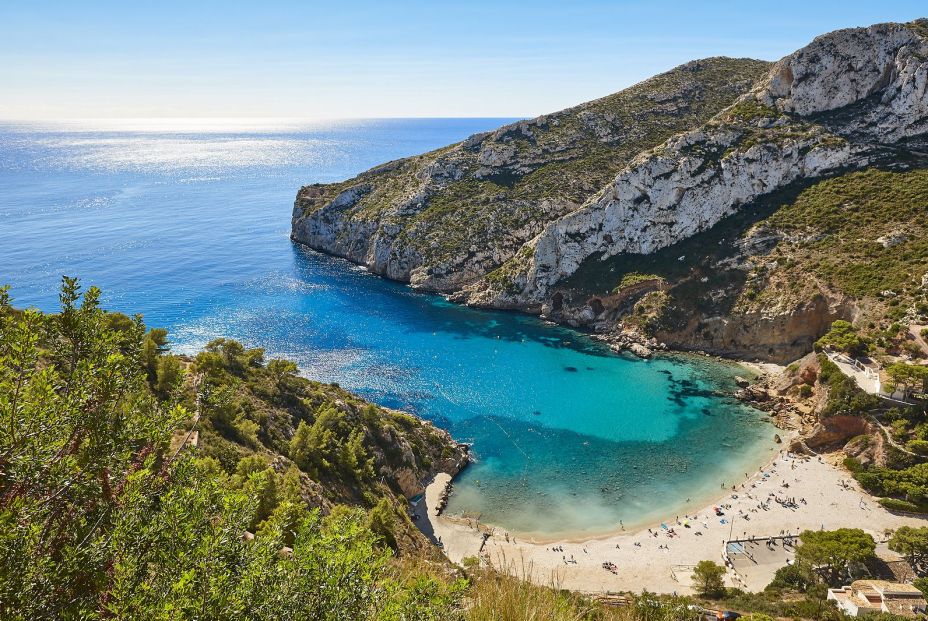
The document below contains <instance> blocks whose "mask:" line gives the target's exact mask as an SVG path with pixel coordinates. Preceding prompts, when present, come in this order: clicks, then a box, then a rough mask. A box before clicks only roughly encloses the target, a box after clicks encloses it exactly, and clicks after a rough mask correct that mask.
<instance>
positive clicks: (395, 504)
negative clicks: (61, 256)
mask: <svg viewBox="0 0 928 621" xmlns="http://www.w3.org/2000/svg"><path fill="white" fill-rule="evenodd" d="M98 298H99V292H98V291H97V290H96V289H93V288H91V289H89V290H88V291H87V292H86V293H85V294H83V295H81V293H80V291H79V289H78V286H77V283H76V281H74V280H71V279H66V282H65V286H64V287H63V290H62V302H63V304H62V311H61V313H60V314H58V315H44V314H42V313H39V312H37V311H34V310H29V311H18V310H15V309H13V308H12V307H11V306H10V303H9V297H8V294H7V291H6V289H5V288H0V416H2V420H3V424H2V425H0V427H2V429H0V524H2V526H3V528H2V529H0V530H2V534H0V617H2V618H4V619H60V618H124V619H188V618H199V619H227V618H243V619H284V618H318V619H348V618H351V619H362V618H373V617H375V616H376V617H377V618H408V617H403V616H402V614H407V613H408V614H412V613H413V611H418V612H421V613H422V614H424V615H429V614H435V613H434V611H433V612H431V613H430V612H428V611H430V610H433V609H432V608H431V607H432V606H433V605H434V606H437V610H445V609H446V608H447V606H448V604H449V602H452V601H454V599H455V598H456V597H457V596H456V595H454V594H455V593H456V592H457V590H458V586H456V584H455V581H454V576H453V575H449V574H448V569H447V565H446V564H445V563H444V561H442V560H441V556H440V553H439V552H438V550H437V549H436V548H434V547H433V546H431V545H430V544H429V543H428V542H427V541H426V540H425V538H424V537H423V536H422V535H421V533H419V531H418V530H416V529H415V528H414V527H413V525H412V523H411V521H410V520H409V518H408V517H407V513H406V511H407V504H406V502H405V501H404V499H403V498H402V496H401V495H402V494H407V495H412V494H415V493H417V492H418V491H419V490H421V489H422V488H421V483H422V480H423V479H424V478H427V477H430V476H431V475H432V474H433V473H435V472H437V471H438V470H442V469H443V470H445V471H449V472H454V471H456V469H457V468H459V467H460V466H461V464H462V463H463V461H464V459H465V457H466V451H465V449H464V447H462V446H460V445H458V444H457V443H455V442H453V441H452V440H451V438H450V437H449V436H448V434H447V433H445V432H442V431H439V430H437V429H435V428H434V427H432V426H431V425H430V424H428V423H424V422H423V421H420V420H418V419H415V418H413V417H411V416H409V415H407V414H404V413H401V412H395V411H390V410H385V409H383V408H380V407H377V406H374V405H372V404H370V403H366V402H364V401H363V400H361V399H359V398H357V397H354V396H352V395H350V394H349V393H346V392H345V391H343V390H341V389H339V388H338V387H337V386H333V385H323V384H319V383H316V382H310V381H308V380H305V379H303V378H300V377H298V376H297V375H296V367H295V365H293V364H292V363H288V362H286V361H281V360H271V361H269V362H265V360H264V359H263V352H262V351H261V350H257V349H245V348H243V347H242V346H241V345H240V344H238V343H236V342H234V341H229V340H219V341H215V342H213V343H212V344H210V345H209V346H208V347H207V349H206V351H204V352H202V353H201V354H199V355H197V356H196V357H195V358H193V359H189V358H182V357H177V356H173V355H171V354H169V353H168V352H167V351H165V344H166V341H165V337H166V333H165V332H164V331H163V330H158V329H152V330H146V328H145V326H144V325H143V324H142V322H141V320H140V319H139V318H135V319H130V318H129V317H126V316H125V315H121V314H118V313H107V312H105V311H103V310H102V309H100V308H99V306H98ZM390 548H393V549H394V550H395V551H396V552H397V553H399V555H400V557H401V558H403V559H405V560H404V561H403V563H404V565H398V566H397V568H402V567H406V566H410V564H411V566H412V567H415V566H416V563H422V562H427V561H428V560H429V559H431V560H432V561H435V563H434V564H433V565H432V569H430V570H429V572H431V573H423V574H421V575H419V577H418V578H416V581H417V582H416V584H417V586H416V587H415V588H414V589H410V588H408V587H407V586H404V585H405V581H406V577H404V576H405V574H404V573H403V572H400V573H398V574H395V575H394V574H393V573H391V572H392V571H394V570H391V569H390V564H389V562H388V561H389V560H390V558H391V556H393V554H391V552H390V551H389V550H390ZM397 571H398V569H397ZM417 571H418V570H417ZM432 574H434V576H433V575H432ZM391 576H392V577H391ZM397 580H398V581H399V582H397ZM415 589H423V590H424V591H423V592H422V593H419V592H418V591H416V590H415ZM390 610H392V611H393V612H392V613H391V614H393V615H394V616H391V614H387V613H388V612H389V611H390ZM404 611H405V613H404ZM401 613H402V614H401Z"/></svg>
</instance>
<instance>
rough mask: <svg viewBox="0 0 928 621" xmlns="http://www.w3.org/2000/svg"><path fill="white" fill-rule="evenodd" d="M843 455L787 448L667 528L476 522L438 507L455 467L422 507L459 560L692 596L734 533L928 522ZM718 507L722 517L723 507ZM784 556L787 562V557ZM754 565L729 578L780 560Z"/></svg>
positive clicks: (566, 580) (594, 584)
mask: <svg viewBox="0 0 928 621" xmlns="http://www.w3.org/2000/svg"><path fill="white" fill-rule="evenodd" d="M836 458H837V457H836V456H821V457H818V456H815V457H807V456H797V455H792V454H789V453H787V452H786V451H783V452H781V453H778V454H777V457H776V458H775V459H773V460H772V461H771V462H770V463H768V464H767V465H766V466H765V467H764V468H762V469H761V470H760V471H759V472H757V473H755V474H754V475H753V476H751V477H750V478H749V479H748V480H747V481H745V482H744V483H742V484H739V485H738V486H737V487H736V489H735V490H734V491H732V490H731V488H729V489H728V490H727V492H725V493H724V495H720V496H719V498H718V499H717V500H716V501H715V502H713V503H711V504H709V505H708V506H706V507H704V508H702V509H701V510H699V511H693V510H691V511H692V512H691V513H690V514H689V515H688V516H686V515H680V516H674V515H670V516H668V517H667V519H665V520H664V522H663V523H664V524H665V526H666V527H663V526H662V525H661V523H657V524H654V525H652V526H650V527H645V528H641V529H636V530H634V531H629V532H624V531H621V530H620V529H619V531H618V532H616V533H615V534H612V535H609V536H605V537H600V538H596V539H590V540H588V541H555V542H534V541H529V540H523V539H522V538H521V537H519V536H518V535H515V536H513V535H512V534H510V533H507V532H506V531H505V530H503V529H501V528H498V527H493V526H488V525H483V524H478V523H477V522H476V521H474V520H468V519H464V518H460V517H455V516H445V515H439V512H438V507H439V504H440V501H441V497H442V496H443V495H444V493H445V490H446V489H447V488H448V486H449V483H450V481H451V477H450V476H449V475H447V474H440V475H438V476H437V477H436V478H435V479H434V480H433V481H432V482H431V483H430V484H429V485H428V487H427V488H426V493H425V496H424V498H423V501H422V502H420V503H419V505H418V506H417V507H416V512H417V513H418V514H419V520H420V524H421V525H422V526H423V530H425V531H426V532H431V533H434V538H435V540H436V541H438V542H440V544H441V545H442V547H443V549H444V551H445V554H447V556H448V558H450V559H451V560H452V561H453V562H456V563H460V562H461V560H462V559H464V558H466V557H480V558H481V560H482V562H484V563H490V564H492V565H493V566H495V567H497V568H500V569H506V570H508V571H509V572H510V573H515V574H516V575H519V576H522V577H525V578H529V579H531V580H533V581H534V582H537V583H539V584H544V585H555V586H558V587H560V588H565V589H571V590H575V591H582V592H587V593H603V592H617V591H635V592H639V591H641V590H644V589H647V590H649V591H652V592H659V593H673V592H677V593H681V594H684V593H690V592H691V589H690V587H689V582H690V579H689V577H690V574H691V573H692V566H693V565H695V564H696V563H698V562H699V561H701V560H713V561H716V562H718V563H721V562H722V554H723V549H724V544H725V542H726V541H728V540H729V539H744V538H747V537H752V536H753V537H756V538H761V537H775V536H779V535H782V534H792V535H796V534H798V533H799V532H801V531H803V530H817V529H821V528H824V529H826V530H829V529H834V528H840V527H849V528H862V529H863V530H865V531H866V532H868V533H870V534H871V535H872V536H873V537H874V539H876V541H877V542H880V541H883V540H885V538H886V531H887V530H893V529H896V528H898V527H900V526H904V525H911V526H925V525H928V520H924V519H920V518H915V517H908V516H899V515H894V514H892V513H889V512H888V511H886V510H885V509H883V508H882V507H881V506H879V505H878V504H877V502H876V499H875V498H873V497H871V496H870V495H868V494H867V493H866V492H864V491H863V490H861V489H860V487H859V486H858V485H857V482H856V481H854V480H853V479H852V477H851V475H850V473H848V472H847V471H845V470H844V469H843V468H842V467H840V466H838V465H835V464H833V463H831V462H830V461H829V459H836ZM719 491H720V494H721V493H722V490H719ZM715 507H720V509H721V511H722V512H723V513H724V515H721V516H718V515H716V511H715ZM617 526H618V525H617ZM487 535H489V536H487ZM783 553H784V554H785V553H786V550H785V549H783ZM782 558H783V561H784V562H785V558H787V556H783V557H782ZM768 561H769V559H768ZM604 563H612V564H614V570H613V571H610V570H608V569H605V568H604V567H603V564H604ZM750 565H751V563H750V562H749V563H748V568H747V569H746V570H744V572H743V573H738V574H735V573H734V572H732V571H729V576H728V580H729V584H731V585H732V586H739V587H741V588H746V589H747V590H759V589H760V588H763V586H764V585H765V584H767V582H769V579H770V578H772V577H773V572H774V571H775V570H776V568H777V566H778V563H776V562H773V563H770V562H766V563H763V562H761V563H755V564H754V566H753V567H751V566H750Z"/></svg>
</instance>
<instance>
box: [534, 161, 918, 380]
mask: <svg viewBox="0 0 928 621" xmlns="http://www.w3.org/2000/svg"><path fill="white" fill-rule="evenodd" d="M926 240H928V170H926V169H921V168H916V169H911V170H907V171H891V170H880V169H875V168H871V169H867V170H864V171H858V172H851V173H846V174H842V175H838V176H836V177H832V178H828V179H825V180H821V181H818V182H811V183H809V184H806V185H805V187H803V186H799V187H796V188H794V189H792V190H791V191H787V192H780V193H777V194H774V195H772V196H771V197H768V198H767V199H765V200H763V201H759V202H757V203H756V204H755V205H753V206H752V207H751V208H748V209H745V210H744V211H743V212H741V213H739V214H737V215H735V216H732V217H731V218H728V219H727V220H725V221H724V222H722V223H720V224H718V225H716V226H715V227H713V228H712V229H710V230H708V231H706V232H704V233H700V234H697V235H694V236H693V237H691V238H689V239H687V240H685V241H683V242H679V243H677V244H674V245H673V246H670V247H668V248H665V249H662V250H658V251H656V252H653V253H651V254H647V255H641V254H620V255H616V256H614V257H611V258H609V259H604V260H590V261H587V262H585V263H584V264H583V265H581V266H580V268H579V269H578V270H577V271H576V272H575V273H574V274H572V275H571V276H570V277H568V278H566V279H564V280H562V281H561V282H559V283H557V285H555V286H554V287H553V289H552V298H553V300H554V302H555V303H554V305H553V306H552V307H551V308H550V310H549V311H548V312H549V313H550V315H551V316H552V317H553V318H556V319H558V320H560V321H564V322H570V323H574V324H576V325H582V326H585V327H588V328H591V329H597V330H601V331H606V332H608V331H609V330H612V329H614V327H615V326H616V325H619V324H622V325H624V326H625V327H626V328H634V329H635V330H637V331H639V332H641V333H643V334H644V335H646V336H650V337H655V338H656V339H658V340H661V341H664V342H666V343H668V344H670V345H672V346H675V347H679V348H689V349H707V350H712V351H715V352H718V353H723V354H727V355H731V356H745V357H760V358H765V359H769V360H775V361H781V362H788V361H790V360H793V359H795V358H798V357H800V356H802V355H803V354H805V353H807V352H809V351H811V349H812V345H813V343H814V342H815V340H816V339H817V338H818V337H819V336H821V335H822V334H823V333H824V332H825V331H826V330H827V329H828V326H829V325H830V324H831V323H832V322H833V321H834V320H835V319H848V320H855V321H856V322H857V323H858V324H859V325H861V326H862V327H863V328H864V329H865V330H866V331H868V332H871V333H872V334H873V336H874V337H876V336H877V335H878V334H882V333H886V332H888V331H890V330H891V328H893V326H894V325H895V326H896V327H895V329H894V330H895V331H896V332H898V331H899V329H900V328H899V327H898V326H899V325H904V326H906V327H908V326H909V325H910V324H911V325H928V278H926V275H928V246H926ZM893 336H895V334H894V335H893Z"/></svg>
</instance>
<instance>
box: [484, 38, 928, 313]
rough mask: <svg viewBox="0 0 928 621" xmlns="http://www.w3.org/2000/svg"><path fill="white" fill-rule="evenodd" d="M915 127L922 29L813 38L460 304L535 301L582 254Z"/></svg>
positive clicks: (712, 211)
mask: <svg viewBox="0 0 928 621" xmlns="http://www.w3.org/2000/svg"><path fill="white" fill-rule="evenodd" d="M926 132H928V40H926V37H925V36H924V24H915V25H913V24H906V25H901V24H881V25H877V26H872V27H870V28H864V29H853V30H842V31H838V32H833V33H831V34H828V35H824V36H821V37H819V38H817V39H815V41H813V42H812V43H811V44H810V45H808V46H807V47H805V48H803V49H801V50H799V51H797V52H795V53H793V54H791V55H789V56H787V57H786V58H784V59H783V60H781V61H779V62H778V63H777V64H776V65H775V66H774V67H773V68H772V69H771V71H770V72H769V74H768V75H767V77H766V78H765V79H763V80H762V81H761V82H760V83H759V84H758V85H757V86H756V87H754V88H753V89H752V90H751V91H750V92H748V93H746V94H745V95H743V96H742V97H741V98H739V99H738V101H737V102H736V103H735V104H734V105H732V106H731V107H730V108H728V109H726V110H724V111H723V112H721V113H720V114H718V115H717V116H715V117H714V118H713V119H711V120H710V121H709V122H708V123H706V124H705V125H703V126H702V127H699V128H697V129H694V130H691V131H689V132H686V133H683V134H680V135H677V136H674V137H672V138H671V139H669V140H668V141H666V142H665V143H663V144H662V145H660V146H659V147H657V148H656V149H653V150H651V151H649V152H645V153H643V154H641V155H639V156H638V157H636V158H635V160H634V161H633V162H632V163H631V164H630V165H629V166H628V167H627V168H626V169H625V170H624V171H622V172H621V173H620V174H619V175H618V176H617V177H616V178H615V179H614V180H613V181H612V182H611V183H610V184H608V185H607V186H606V187H605V188H604V189H603V190H602V192H601V193H600V194H599V195H597V196H596V197H595V198H594V199H592V200H590V201H588V202H587V203H586V204H584V205H583V206H582V207H581V208H579V209H577V210H574V211H572V212H571V213H569V214H567V215H565V216H562V217H561V218H559V219H557V220H555V221H552V222H550V223H548V224H547V225H546V226H545V229H544V230H543V231H542V233H541V234H540V235H539V236H538V237H537V238H535V239H533V240H532V241H531V242H529V244H527V246H526V248H525V249H523V250H522V251H520V253H519V254H518V255H517V257H516V259H515V260H514V261H513V264H512V265H506V266H504V267H503V268H502V270H501V271H502V273H503V275H504V277H503V278H501V279H500V278H497V279H489V280H488V282H487V283H484V284H480V285H477V286H475V287H474V288H473V289H472V292H471V294H470V297H469V299H470V300H471V301H473V302H476V303H480V304H484V305H489V306H503V307H522V308H530V309H531V308H540V307H541V305H542V304H543V303H544V302H545V300H546V298H547V296H548V292H549V290H550V289H551V287H552V286H553V285H555V284H556V283H557V282H559V281H561V280H563V279H564V278H566V277H568V276H570V275H572V274H573V273H574V272H576V271H577V269H578V267H579V266H580V264H581V263H583V262H584V261H586V260H588V259H590V258H591V257H596V258H597V259H602V258H607V257H610V256H613V255H616V254H620V253H626V254H650V253H652V252H654V251H655V250H658V249H661V248H665V247H667V246H670V245H673V244H675V243H677V242H679V241H681V240H684V239H687V238H689V237H691V236H693V235H694V234H696V233H699V232H701V231H704V230H706V229H708V228H709V227H711V226H713V225H715V224H716V223H718V222H719V221H720V220H722V219H723V218H725V217H727V216H730V215H732V214H733V213H734V212H735V211H737V210H739V209H741V208H742V207H744V206H745V205H749V204H751V203H753V202H754V201H756V200H758V199H759V198H761V197H763V196H765V195H768V194H771V193H773V192H775V191H777V190H781V189H784V188H787V187H788V186H789V185H790V184H792V183H794V182H796V181H801V180H809V179H815V178H819V177H823V176H825V175H828V174H834V173H837V172H839V171H842V170H848V169H852V168H862V167H865V166H867V165H869V164H873V163H875V162H876V161H877V159H879V158H880V157H881V156H884V155H885V152H886V149H897V148H904V147H906V146H908V145H907V142H908V141H909V140H910V139H913V138H916V137H923V136H924V134H925V133H926Z"/></svg>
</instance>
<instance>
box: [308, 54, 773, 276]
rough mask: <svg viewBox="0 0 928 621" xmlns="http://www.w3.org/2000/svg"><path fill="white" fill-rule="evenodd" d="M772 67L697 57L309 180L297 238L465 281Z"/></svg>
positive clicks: (363, 259) (387, 265)
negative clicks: (384, 160) (579, 99)
mask: <svg viewBox="0 0 928 621" xmlns="http://www.w3.org/2000/svg"><path fill="white" fill-rule="evenodd" d="M768 67H769V65H768V63H765V62H762V61H756V60H747V59H730V58H709V59H705V60H700V61H694V62H691V63H688V64H686V65H683V66H681V67H678V68H676V69H673V70H671V71H669V72H667V73H664V74H661V75H658V76H655V77H653V78H651V79H649V80H646V81H644V82H642V83H640V84H637V85H635V86H632V87H630V88H628V89H625V90H623V91H621V92H619V93H616V94H614V95H610V96H608V97H604V98H603V99H599V100H596V101H592V102H589V103H585V104H581V105H579V106H576V107H574V108H570V109H568V110H564V111H561V112H557V113H554V114H550V115H546V116H542V117H538V118H536V119H532V120H528V121H521V122H518V123H514V124H512V125H508V126H506V127H502V128H500V129H498V130H496V131H494V132H490V133H486V134H477V135H474V136H471V137H470V138H468V139H467V140H465V141H464V142H462V143H459V144H456V145H452V146H449V147H446V148H443V149H439V150H437V151H433V152H431V153H426V154H424V155H421V156H418V157H412V158H407V159H403V160H397V161H395V162H390V163H388V164H384V165H382V166H379V167H377V168H374V169H372V170H369V171H367V172H365V173H362V174H361V175H359V176H357V177H355V178H353V179H349V180H348V181H345V182H343V183H337V184H328V185H318V184H316V185H310V186H306V187H304V188H302V189H301V190H300V192H299V194H298V196H297V200H296V204H295V207H294V211H293V229H292V236H293V239H295V240H296V241H299V242H301V243H304V244H306V245H308V246H310V247H312V248H315V249H317V250H322V251H324V252H327V253H331V254H335V255H338V256H343V257H347V258H349V259H351V260H352V261H355V262H357V263H361V264H363V265H366V266H367V267H368V268H370V269H371V270H372V271H373V272H375V273H378V274H383V275H385V276H388V277H390V278H394V279H397V280H403V281H410V282H411V283H412V284H413V285H414V286H417V287H422V288H426V289H432V290H441V291H451V290H456V289H460V288H461V287H462V286H464V285H467V284H469V283H471V282H473V281H474V280H475V279H477V278H479V277H481V276H483V275H484V274H486V273H487V272H489V271H491V270H493V269H495V268H497V267H498V266H499V265H501V264H502V263H503V262H504V261H506V260H507V259H509V258H511V257H512V256H513V255H514V254H515V252H516V251H517V250H518V248H519V247H520V246H521V245H522V244H523V243H525V242H527V241H528V240H530V239H532V238H533V237H535V235H537V234H538V233H539V232H540V231H541V230H542V228H543V227H544V225H545V224H546V223H548V222H549V221H551V220H554V219H556V218H558V217H560V216H562V215H564V214H567V213H569V212H571V211H574V210H576V209H577V208H578V207H579V206H580V205H581V204H583V202H584V201H586V200H587V199H588V198H589V197H590V196H591V195H593V194H594V193H596V192H597V191H598V190H599V189H600V188H601V187H602V186H603V185H604V184H605V183H607V182H608V181H609V180H610V179H612V178H613V177H614V176H615V175H616V174H617V173H618V172H619V171H621V170H622V169H623V168H624V167H625V166H626V164H628V162H629V161H630V160H631V159H632V158H633V157H634V156H635V155H636V154H637V153H639V152H640V151H642V150H644V149H649V148H651V147H654V146H655V145H658V144H660V143H661V142H663V141H664V140H666V139H667V138H669V137H670V136H672V135H674V134H676V133H678V132H681V131H685V130H687V129H690V128H692V127H695V126H698V125H699V124H701V123H703V122H705V121H707V120H708V119H709V118H710V117H712V115H714V114H716V113H717V112H718V111H720V110H722V109H723V108H725V107H726V106H728V105H730V104H731V103H732V102H734V100H735V99H736V97H738V95H740V94H742V93H743V92H745V91H746V90H748V89H749V88H750V86H751V85H752V84H753V83H754V81H755V80H756V79H758V78H759V77H760V76H761V75H763V74H764V72H765V71H766V70H767V69H768Z"/></svg>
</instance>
